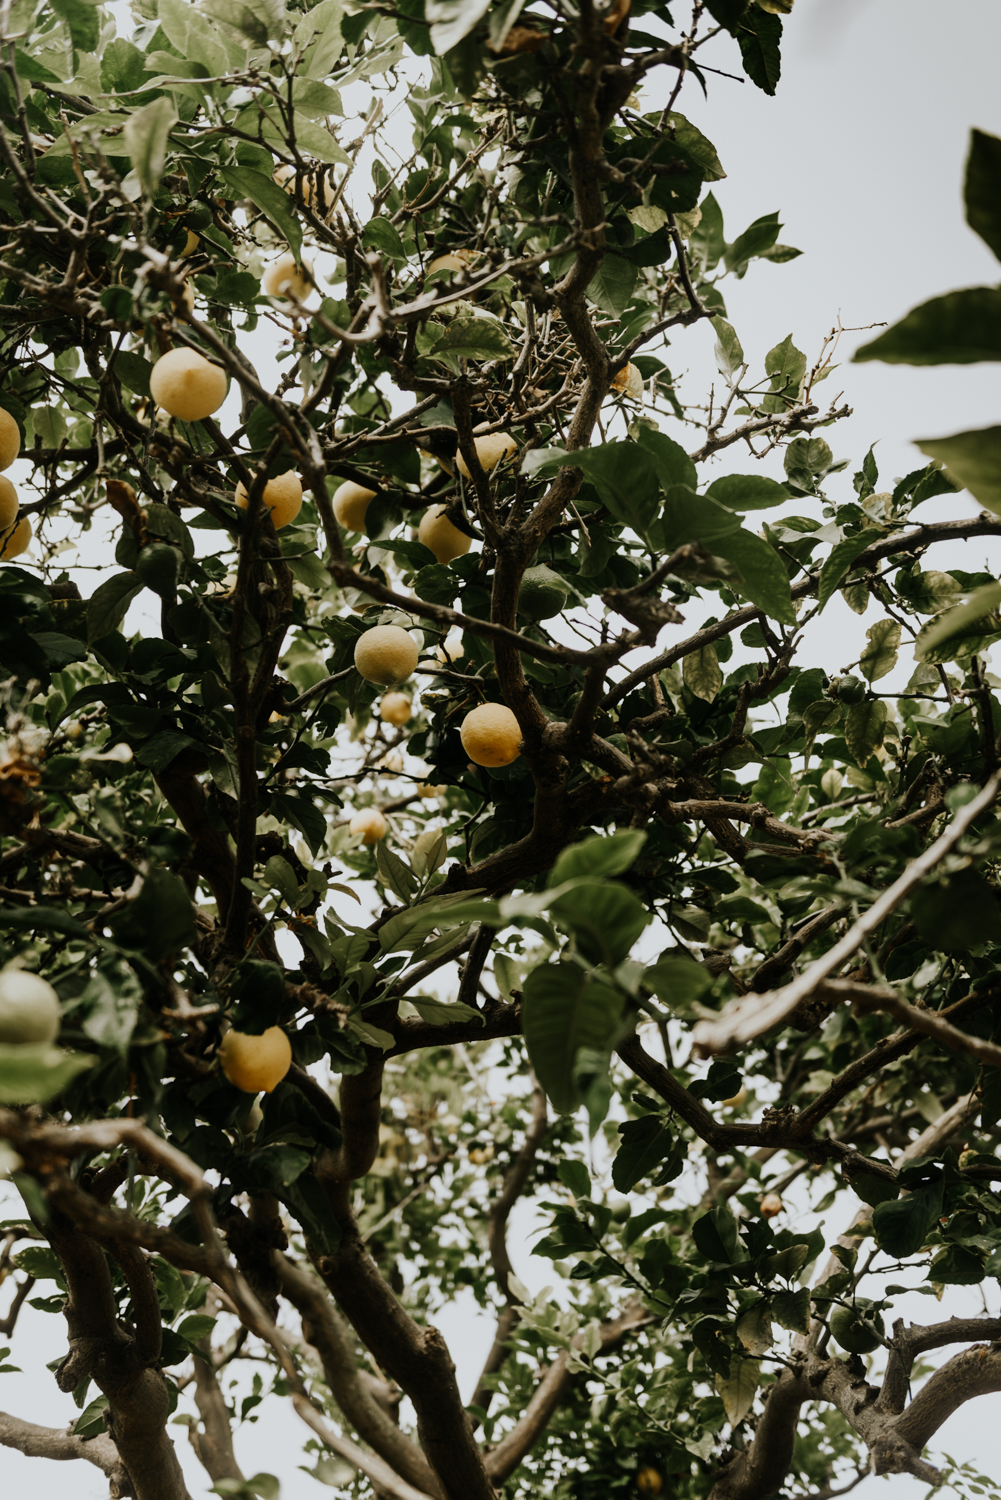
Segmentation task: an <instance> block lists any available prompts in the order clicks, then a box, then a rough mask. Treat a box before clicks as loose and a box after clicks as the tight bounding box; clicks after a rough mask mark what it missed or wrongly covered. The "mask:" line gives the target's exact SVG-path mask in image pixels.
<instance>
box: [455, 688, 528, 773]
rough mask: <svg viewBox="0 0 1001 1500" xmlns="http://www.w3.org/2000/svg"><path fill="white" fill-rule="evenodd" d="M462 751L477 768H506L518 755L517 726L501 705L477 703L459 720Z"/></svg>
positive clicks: (512, 715) (518, 734)
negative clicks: (476, 706)
mask: <svg viewBox="0 0 1001 1500" xmlns="http://www.w3.org/2000/svg"><path fill="white" fill-rule="evenodd" d="M459 738H460V740H461V741H462V748H463V750H465V752H466V754H467V755H468V756H469V759H470V760H471V761H472V762H473V763H474V764H475V765H477V766H509V765H510V764H511V762H512V761H515V760H517V759H518V756H519V755H520V754H521V726H520V725H519V723H518V720H517V719H516V718H515V716H514V714H513V713H512V712H511V710H510V709H509V708H508V707H507V705H506V704H504V703H481V704H480V706H479V708H474V709H473V710H472V711H471V712H470V713H468V714H467V715H466V717H465V718H464V719H463V721H462V725H461V727H460V729H459Z"/></svg>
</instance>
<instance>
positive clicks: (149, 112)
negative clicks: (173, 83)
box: [122, 94, 177, 198]
mask: <svg viewBox="0 0 1001 1500" xmlns="http://www.w3.org/2000/svg"><path fill="white" fill-rule="evenodd" d="M176 123H177V111H176V109H175V108H174V101H173V100H172V99H171V98H170V96H169V95H167V94H163V95H161V97H160V98H159V99H154V100H153V102H152V104H147V105H145V106H144V107H143V108H142V109H139V110H137V111H136V112H135V114H133V115H130V116H129V118H128V120H127V121H126V122H125V129H124V131H123V132H122V140H123V142H124V144H125V149H126V151H127V152H128V154H129V156H130V157H131V159H132V165H133V167H135V170H136V175H137V177H138V178H139V181H140V183H141V184H142V190H143V192H144V193H145V194H146V196H147V198H152V196H153V194H154V193H155V192H156V190H157V188H158V187H159V186H160V178H161V177H162V176H163V173H164V169H165V168H166V165H167V137H168V136H169V135H170V132H171V129H172V128H173V126H174V125H175V124H176Z"/></svg>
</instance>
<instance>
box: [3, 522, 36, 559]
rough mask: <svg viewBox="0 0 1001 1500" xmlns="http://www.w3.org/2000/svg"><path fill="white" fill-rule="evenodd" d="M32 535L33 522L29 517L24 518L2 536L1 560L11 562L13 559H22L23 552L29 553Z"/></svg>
mask: <svg viewBox="0 0 1001 1500" xmlns="http://www.w3.org/2000/svg"><path fill="white" fill-rule="evenodd" d="M31 535H32V533H31V522H30V521H29V520H28V517H27V516H22V517H21V519H20V521H18V522H17V524H16V525H15V526H12V527H11V528H10V529H9V531H5V532H4V533H3V535H2V536H0V560H2V561H3V562H10V560H11V558H12V557H20V556H21V553H22V552H27V550H28V548H29V546H30V545H31Z"/></svg>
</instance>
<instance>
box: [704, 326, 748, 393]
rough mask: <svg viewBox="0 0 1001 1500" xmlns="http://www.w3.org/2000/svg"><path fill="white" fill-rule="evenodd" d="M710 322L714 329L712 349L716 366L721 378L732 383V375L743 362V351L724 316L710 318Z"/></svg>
mask: <svg viewBox="0 0 1001 1500" xmlns="http://www.w3.org/2000/svg"><path fill="white" fill-rule="evenodd" d="M711 322H712V325H713V328H714V329H715V330H716V344H715V346H714V349H713V353H714V354H715V356H716V368H717V370H718V371H719V372H720V374H721V375H722V376H723V379H724V380H725V381H727V383H728V384H730V385H732V384H733V376H734V375H735V373H736V372H737V371H738V370H739V369H740V367H741V365H742V364H743V363H744V351H743V349H742V348H741V346H740V339H739V338H738V337H737V335H736V333H735V332H734V329H733V327H732V325H731V324H729V323H728V322H727V321H726V319H725V318H712V319H711Z"/></svg>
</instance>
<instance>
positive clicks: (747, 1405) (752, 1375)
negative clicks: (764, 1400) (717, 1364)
mask: <svg viewBox="0 0 1001 1500" xmlns="http://www.w3.org/2000/svg"><path fill="white" fill-rule="evenodd" d="M760 1384H761V1363H760V1361H759V1360H756V1359H735V1360H733V1361H731V1364H730V1373H729V1375H726V1376H722V1375H717V1376H716V1389H717V1391H718V1392H719V1395H720V1399H721V1400H722V1402H723V1410H724V1411H725V1412H726V1417H727V1421H728V1422H729V1423H730V1426H731V1427H736V1426H737V1425H738V1424H739V1423H740V1422H742V1421H743V1420H744V1418H745V1417H746V1416H747V1414H748V1412H749V1411H750V1410H751V1407H752V1406H753V1405H754V1398H755V1396H756V1395H757V1391H758V1386H759V1385H760Z"/></svg>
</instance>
